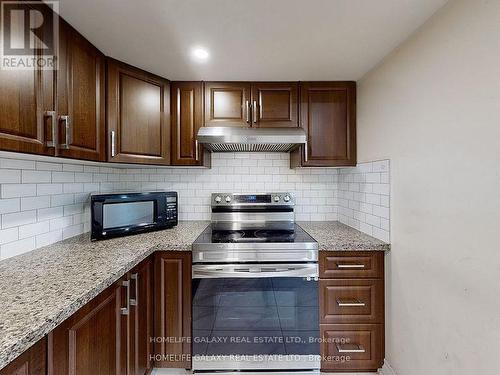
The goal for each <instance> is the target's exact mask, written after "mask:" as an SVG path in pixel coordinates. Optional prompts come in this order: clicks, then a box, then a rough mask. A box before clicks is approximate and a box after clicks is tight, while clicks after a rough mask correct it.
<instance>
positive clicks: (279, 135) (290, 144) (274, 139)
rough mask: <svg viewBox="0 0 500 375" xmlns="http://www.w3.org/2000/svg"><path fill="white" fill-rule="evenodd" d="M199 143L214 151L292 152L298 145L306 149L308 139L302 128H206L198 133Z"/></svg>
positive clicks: (197, 140)
mask: <svg viewBox="0 0 500 375" xmlns="http://www.w3.org/2000/svg"><path fill="white" fill-rule="evenodd" d="M196 142H198V143H199V144H203V146H204V147H205V148H206V149H207V150H208V151H212V152H213V151H216V152H227V151H228V152H238V151H245V152H249V151H259V152H289V151H292V150H294V149H296V148H297V147H299V146H304V147H306V148H307V136H306V133H305V131H304V129H301V128H242V127H236V126H226V127H223V126H221V127H216V126H215V127H214V126H203V127H201V128H200V130H198V134H197V135H196ZM306 151H307V149H306ZM305 155H307V152H306V153H305Z"/></svg>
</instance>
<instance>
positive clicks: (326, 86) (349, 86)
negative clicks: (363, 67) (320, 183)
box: [292, 82, 356, 167]
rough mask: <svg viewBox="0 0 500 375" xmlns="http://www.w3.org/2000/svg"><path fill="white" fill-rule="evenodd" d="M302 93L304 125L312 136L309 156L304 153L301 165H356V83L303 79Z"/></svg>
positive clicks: (309, 143) (302, 123)
mask: <svg viewBox="0 0 500 375" xmlns="http://www.w3.org/2000/svg"><path fill="white" fill-rule="evenodd" d="M300 92H301V114H300V116H301V126H302V127H303V128H304V130H305V131H306V133H307V137H308V155H307V158H306V157H305V155H304V154H303V153H302V155H301V160H300V162H301V164H302V165H303V166H311V167H337V166H354V165H356V83H355V82H303V83H301V84H300ZM292 159H293V158H292ZM292 164H294V162H293V160H292Z"/></svg>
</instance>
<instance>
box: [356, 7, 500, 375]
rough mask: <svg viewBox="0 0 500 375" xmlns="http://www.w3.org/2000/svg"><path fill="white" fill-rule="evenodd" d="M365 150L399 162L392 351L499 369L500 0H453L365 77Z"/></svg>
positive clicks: (395, 361) (411, 364) (394, 355)
mask: <svg viewBox="0 0 500 375" xmlns="http://www.w3.org/2000/svg"><path fill="white" fill-rule="evenodd" d="M358 150H359V160H361V161H363V160H374V159H381V158H384V159H385V158H388V159H390V160H391V197H392V201H391V207H392V208H391V223H392V224H391V240H392V241H391V242H392V250H391V252H390V254H389V255H388V256H387V297H386V298H387V348H386V349H387V355H386V358H387V360H388V362H389V363H390V364H391V365H392V367H393V368H394V369H395V371H396V372H397V374H399V375H423V374H425V375H433V374H439V375H445V374H446V375H448V374H449V375H460V374H463V375H466V374H467V375H470V374H485V375H486V374H493V373H498V357H499V352H500V298H499V297H500V242H499V238H500V1H499V0H489V1H487V0H460V1H458V0H457V1H451V2H450V3H448V5H446V6H445V7H444V8H443V9H442V10H441V11H440V12H438V13H437V14H436V15H435V16H434V17H433V18H432V19H431V20H430V21H429V22H428V23H427V24H426V25H424V26H423V27H422V28H421V30H420V31H419V32H417V33H416V34H415V35H414V36H413V37H412V38H411V39H410V40H408V41H406V42H405V43H404V44H403V45H402V46H400V48H398V49H397V50H396V51H395V52H394V53H392V54H391V55H390V56H389V57H388V58H386V59H385V61H384V62H383V63H382V64H380V65H379V66H378V67H377V68H376V69H374V70H373V71H371V72H370V73H369V74H368V75H367V76H365V77H364V78H363V80H362V81H361V82H360V83H359V85H358Z"/></svg>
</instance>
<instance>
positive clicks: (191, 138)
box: [170, 82, 211, 166]
mask: <svg viewBox="0 0 500 375" xmlns="http://www.w3.org/2000/svg"><path fill="white" fill-rule="evenodd" d="M170 98H171V109H170V112H171V114H172V122H171V125H172V165H204V166H210V155H211V154H209V153H204V152H203V147H202V146H201V145H199V146H198V150H196V134H197V133H198V130H199V129H200V128H201V127H202V126H204V125H203V82H171V83H170Z"/></svg>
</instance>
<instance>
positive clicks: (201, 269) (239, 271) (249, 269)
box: [193, 263, 318, 280]
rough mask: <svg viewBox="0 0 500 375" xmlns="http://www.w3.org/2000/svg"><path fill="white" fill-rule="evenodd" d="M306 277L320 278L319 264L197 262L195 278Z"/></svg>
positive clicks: (194, 269) (194, 271)
mask: <svg viewBox="0 0 500 375" xmlns="http://www.w3.org/2000/svg"><path fill="white" fill-rule="evenodd" d="M227 277H234V278H263V277H306V278H308V279H315V280H317V279H318V265H317V264H316V263H307V264H223V265H212V264H195V265H193V279H219V278H227Z"/></svg>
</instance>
